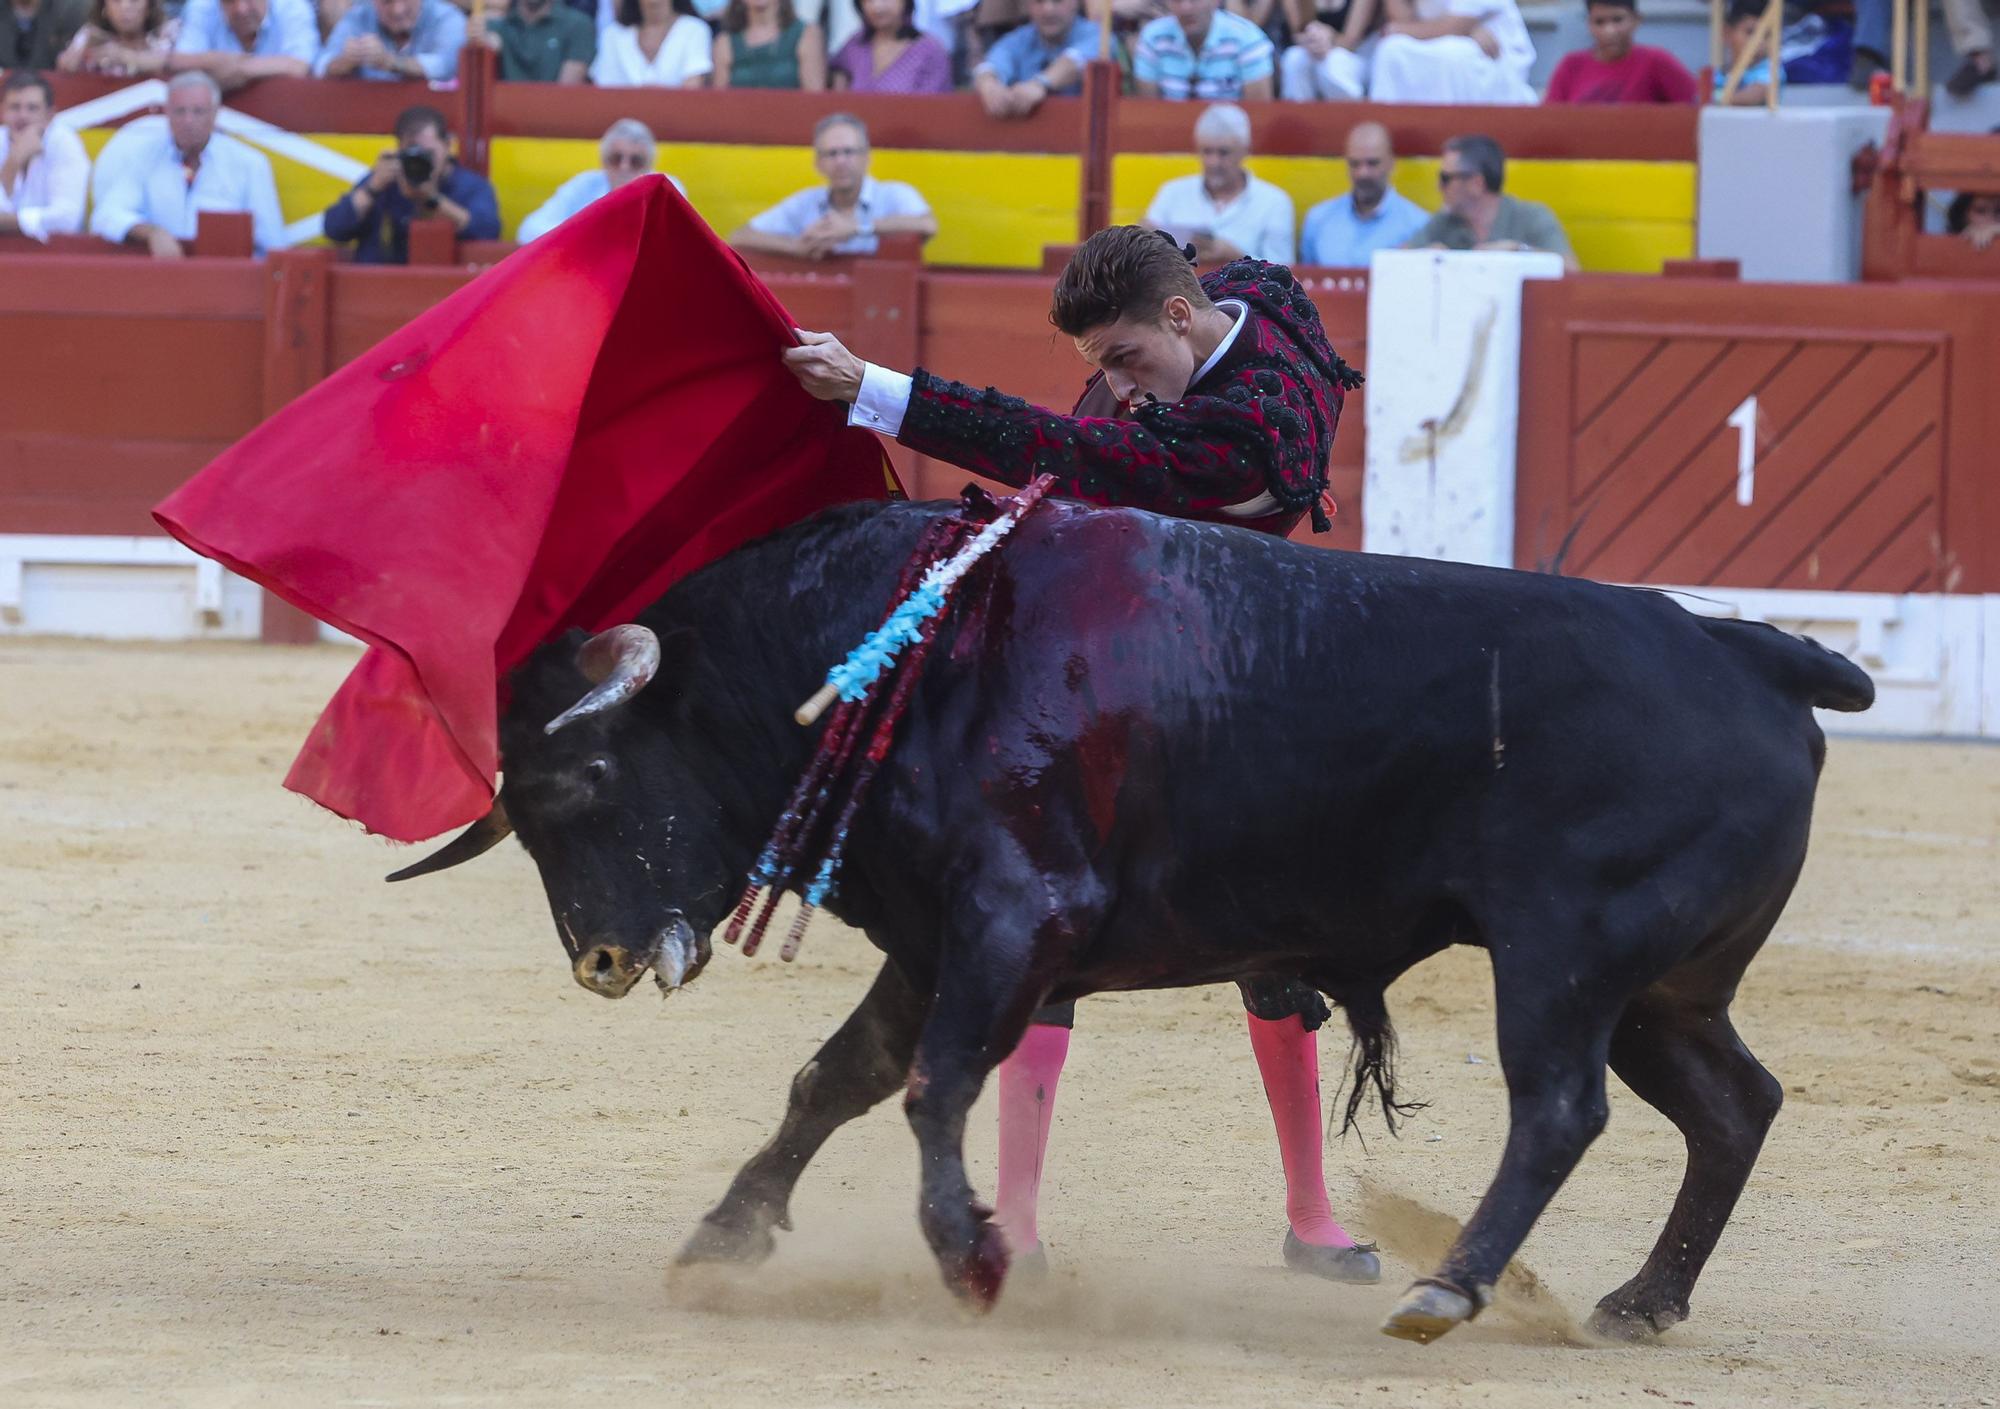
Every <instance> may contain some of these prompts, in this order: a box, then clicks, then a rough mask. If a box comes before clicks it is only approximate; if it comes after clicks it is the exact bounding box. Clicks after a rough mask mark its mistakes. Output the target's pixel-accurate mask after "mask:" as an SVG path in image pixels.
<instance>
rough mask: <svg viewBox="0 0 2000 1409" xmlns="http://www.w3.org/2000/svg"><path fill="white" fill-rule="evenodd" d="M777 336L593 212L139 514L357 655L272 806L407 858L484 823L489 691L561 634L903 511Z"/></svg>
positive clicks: (678, 229) (711, 271)
mask: <svg viewBox="0 0 2000 1409" xmlns="http://www.w3.org/2000/svg"><path fill="white" fill-rule="evenodd" d="M794 341H795V339H794V338H793V336H792V321H791V319H790V318H789V317H787V316H786V314H785V310H784V309H783V308H782V307H781V306H780V305H779V303H778V301H777V300H776V299H775V298H774V297H773V296H772V295H771V292H770V291H769V290H768V289H766V288H765V287H764V286H763V284H761V283H760V282H758V280H757V279H756V277H755V276H754V275H752V274H751V273H750V271H749V270H748V269H746V268H745V267H744V265H743V263H742V261H741V260H740V259H738V258H737V256H736V255H735V253H734V252H733V251H731V250H730V249H729V248H728V247H727V246H725V245H724V244H723V243H722V242H721V241H720V240H718V239H717V238H716V237H715V235H714V233H713V232H712V231H710V230H709V228H708V227H707V226H706V225H705V224H703V223H702V221H701V218H700V217H699V216H697V215H695V214H694V212H693V210H692V209H690V207H689V206H688V205H687V203H686V202H685V201H684V200H682V199H681V197H680V195H679V194H678V193H677V192H676V191H675V190H674V189H673V187H672V186H671V185H670V184H669V183H668V182H667V181H666V180H665V179H664V178H658V177H650V178H647V179H644V180H641V181H635V182H633V183H632V184H631V185H629V186H627V187H626V188H625V189H623V190H621V191H618V192H616V193H614V194H612V195H610V196H607V197H605V198H604V199H603V200H600V201H598V202H596V203H595V204H594V205H592V206H590V207H589V208H588V209H586V210H584V211H583V212H582V213H581V214H579V215H577V216H575V217H573V218H572V219H570V220H567V221H565V222H564V223H563V224H562V225H561V226H560V227H558V228H557V229H556V230H555V231H554V232H553V233H551V234H549V235H546V236H544V237H543V238H542V239H540V240H538V241H536V242H535V243H534V244H533V245H531V246H529V247H528V248H527V249H525V250H522V251H521V252H519V253H517V254H514V255H512V256H510V257H509V258H508V259H507V260H505V261H504V262H503V263H502V264H500V265H499V266H498V267H497V268H495V269H493V270H492V271H491V272H489V273H487V274H486V275H484V276H483V277H481V278H479V279H476V280H474V281H473V282H472V283H471V284H468V285H467V286H466V287H465V288H463V289H460V290H459V291H458V292H457V293H456V294H453V295H452V296H451V297H450V298H449V299H446V300H445V301H444V302H443V303H441V304H439V305H438V306H437V307H436V308H433V309H432V310H430V311H429V312H428V313H426V314H424V315H423V316H422V317H420V318H418V319H417V320H416V321H414V322H412V323H410V324H409V325H408V326H406V327H404V328H403V329H402V330H400V331H399V332H397V333H395V334H393V335H392V336H390V337H388V338H385V339H384V340H383V341H382V342H380V343H378V344H377V345H376V346H375V347H373V348H371V349H370V350H369V351H368V352H366V353H364V354H363V355H362V356H360V357H359V358H357V359H355V361H353V362H352V363H350V364H349V365H348V366H346V367H343V368H342V369H341V370H340V371H338V372H336V373H335V374H334V375H332V376H331V377H329V378H328V379H327V380H326V381H325V382H323V383H321V384H320V385H319V386H317V387H315V388H314V389H313V390H311V391H309V392H307V393H306V394H305V395H303V396H301V397H300V398H299V399H298V400H296V401H294V402H293V403H292V404H291V405H289V406H287V407H286V408H285V409H284V410H282V411H280V412H279V413H278V414H277V415H275V416H273V417H272V418H271V419H270V420H268V421H266V422H265V423H264V424H263V425H261V426H259V427H258V428H257V429H256V430H255V431H252V432H251V433H250V434H249V435H248V436H246V437H245V438H244V439H243V440H242V441H241V442H239V443H238V444H237V445H235V446H234V447H232V448H231V449H230V450H229V451H228V452H227V453H225V454H224V455H222V456H221V457H220V458H218V459H217V460H216V461H215V462H214V463H212V464H210V465H209V466H208V467H207V468H206V469H204V470H202V471H201V473H200V474H198V475H196V476H195V477H194V478H193V479H191V480H190V481H188V483H187V484H185V485H183V486H182V487H181V488H180V489H179V490H177V491H175V493H174V494H173V495H172V496H171V497H169V498H168V499H167V500H166V502H164V503H163V504H161V505H160V506H159V508H158V509H156V510H155V511H154V517H155V518H157V519H158V520H159V522H160V525H161V527H163V528H165V529H166V531H167V532H169V533H171V534H172V535H173V536H174V537H176V538H178V539H180V540H181V541H182V542H183V543H185V544H187V545H188V546H189V547H190V548H192V549H194V550H195V551H196V552H198V553H201V554H204V555H206V556H208V557H211V558H214V559H216V560H217V561H218V562H221V563H222V564H224V565H225V566H226V567H228V568H229V569H230V570H232V571H234V572H237V573H241V574H242V575H243V576H245V577H247V578H250V579H251V580H252V581H254V582H258V583H261V584H262V585H263V586H265V587H268V588H269V589H270V590H271V591H273V592H275V593H277V594H278V595H279V596H281V597H283V598H284V599H285V600H286V601H288V602H291V603H293V604H294V605H296V606H298V607H300V608H302V609H303V610H305V611H307V612H310V613H311V614H312V615H314V616H316V617H318V618H319V619H320V620H322V621H326V622H331V623H332V624H333V625H335V626H337V627H339V628H340V629H341V630H343V631H347V632H349V633H351V634H353V635H355V636H358V637H360V638H361V639H362V640H364V641H366V642H368V643H369V650H368V651H367V653H366V654H365V655H363V656H362V658H361V661H360V663H359V664H358V665H356V666H355V668H354V671H353V673H352V674H350V675H349V676H348V678H347V680H346V682H345V683H344V684H342V686H341V688H340V690H339V692H338V693H336V694H335V696H334V697H333V700H332V702H331V703H329V704H328V705H327V707H326V711H325V712H324V713H323V714H322V715H321V716H320V718H319V722H318V724H316V725H315V726H314V728H313V731H312V733H311V735H310V736H309V737H308V738H307V740H306V744H305V747H304V749H302V750H301V751H300V753H299V756H298V758H297V759H296V760H295V761H294V762H293V764H292V769H291V772H290V774H289V775H288V776H287V777H286V779H285V786H286V787H288V788H291V789H293V790H294V791H296V792H300V793H304V794H305V795H306V796H307V797H310V798H312V799H313V800H314V801H316V802H318V803H320V804H321V805H322V806H325V807H327V808H330V809H332V810H333V811H334V812H337V813H339V814H340V815H341V816H343V817H350V818H353V819H354V820H356V821H358V822H360V823H361V824H362V825H363V826H365V827H367V828H368V829H369V830H370V831H373V832H379V833H381V834H382V835H384V836H389V837H394V838H396V839H398V840H400V841H420V840H422V839H424V838H426V837H431V836H435V835H437V834H438V833H440V832H444V831H448V830H450V829H451V828H453V827H457V826H461V825H463V824H464V823H466V822H469V821H471V820H473V819H474V818H476V817H478V816H480V815H481V814H483V813H484V812H485V811H486V810H487V808H488V806H489V805H490V804H491V801H492V797H493V788H494V777H495V774H496V771H497V770H498V767H499V763H500V759H499V746H498V724H499V720H498V701H499V693H500V685H501V682H503V681H504V680H505V678H506V676H507V673H508V672H509V671H511V670H512V669H513V668H514V667H515V666H516V665H518V664H520V662H521V661H522V660H523V659H525V658H526V656H527V655H528V654H529V652H531V651H532V650H533V649H534V648H535V647H536V646H537V645H539V644H541V643H542V642H543V641H546V640H548V639H549V638H550V637H551V636H553V635H555V634H557V633H559V632H561V631H564V630H566V629H568V628H570V627H573V626H580V627H583V628H585V629H587V630H599V629H602V628H603V627H606V626H610V625H613V624H615V623H617V622H620V621H625V620H629V619H630V618H631V617H632V616H633V615H634V614H635V613H636V612H637V611H639V610H640V609H641V608H643V607H645V606H647V605H649V604H650V603H651V602H653V601H654V600H655V599H656V598H657V597H659V595H660V594H661V593H662V592H664V591H665V590H666V589H667V587H668V586H669V585H671V584H672V583H673V582H675V581H677V580H678V579H680V578H682V577H684V576H686V575H687V574H688V573H690V572H693V571H694V570H695V569H697V568H699V567H701V566H703V565H704V564H706V563H709V562H712V561H714V560H715V559H716V558H718V557H721V556H722V555H723V554H725V553H727V552H729V551H730V550H732V549H734V548H736V547H738V546H739V545H741V544H743V543H745V542H747V541H748V540H750V539H752V538H755V537H757V536H759V535H761V534H765V533H768V532H771V531H772V530H774V529H777V528H780V527H782V526H784V525H785V524H788V523H792V522H795V521H797V520H799V519H802V518H805V517H806V516H808V515H810V514H812V513H815V512H816V511H818V510H820V509H822V508H825V507H826V506H828V505H830V504H836V503H841V502H845V501H847V500H853V499H864V498H878V499H879V498H883V497H885V496H887V495H889V494H891V493H895V492H897V490H896V485H895V480H894V477H893V474H892V473H891V472H890V470H889V468H888V463H887V460H886V459H885V457H884V455H883V453H882V447H881V444H880V442H879V441H877V440H876V439H875V437H874V436H873V435H872V434H871V433H869V432H867V431H862V430H855V429H850V428H849V427H848V426H847V425H846V422H845V417H844V416H843V415H842V413H841V409H840V408H839V407H837V406H834V405H830V404H828V403H826V402H819V401H814V400H813V399H811V398H810V397H809V396H807V395H806V393H805V392H804V391H803V390H801V389H800V388H799V386H798V384H797V383H796V382H795V381H794V380H793V379H792V377H791V375H790V373H788V372H786V371H785V369H784V366H783V364H782V363H781V362H780V360H779V357H778V353H779V351H780V349H782V348H784V347H787V346H789V345H791V344H792V343H793V342H794Z"/></svg>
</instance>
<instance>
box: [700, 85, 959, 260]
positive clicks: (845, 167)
mask: <svg viewBox="0 0 2000 1409" xmlns="http://www.w3.org/2000/svg"><path fill="white" fill-rule="evenodd" d="M813 165H814V166H815V167H817V168H818V169H819V174H820V175H821V176H824V177H825V178H826V185H825V186H823V187H822V186H811V187H808V188H806V189H805V190H803V191H798V192H795V193H794V194H792V195H789V196H787V197H785V199H784V200H782V201H779V202H778V203H777V204H776V205H774V206H772V207H771V208H770V209H769V210H767V211H765V212H763V213H762V214H761V215H757V216H753V217H752V218H751V220H750V223H749V224H747V225H744V226H743V227H741V228H740V229H738V230H737V231H736V233H735V234H733V235H731V236H730V237H729V243H730V244H732V245H734V246H735V247H736V248H737V249H740V250H749V251H754V252H757V253H761V254H785V255H791V256H792V257H793V258H795V259H824V258H826V257H827V256H828V255H830V254H874V253H875V252H876V250H877V249H878V248H880V240H879V238H878V237H880V236H882V235H921V236H923V237H924V238H925V239H927V240H928V239H929V238H930V237H931V236H933V235H935V234H936V233H937V228H938V226H937V217H936V216H935V215H932V214H931V208H930V205H929V203H928V202H926V201H925V200H924V198H923V197H922V196H921V195H919V194H918V192H917V188H916V187H914V186H911V185H908V184H907V183H905V182H902V181H877V180H876V179H875V178H874V177H872V176H870V175H869V174H868V128H867V125H866V124H865V123H863V122H862V121H861V119H860V118H858V117H855V116H853V115H852V114H850V113H829V114H827V116H825V117H823V118H821V119H820V120H819V123H818V124H817V125H816V126H815V127H814V128H813Z"/></svg>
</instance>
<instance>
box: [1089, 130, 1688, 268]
mask: <svg viewBox="0 0 2000 1409" xmlns="http://www.w3.org/2000/svg"><path fill="white" fill-rule="evenodd" d="M1199 169H1200V168H1199V166H1198V164H1197V163H1196V161H1195V159H1194V158H1193V157H1192V156H1186V157H1181V156H1159V155H1141V154H1133V155H1129V156H1120V157H1118V158H1116V159H1115V160H1114V162H1113V164H1112V173H1111V176H1112V181H1111V190H1112V218H1113V219H1114V220H1117V221H1119V222H1122V223H1131V222H1134V221H1137V220H1140V219H1142V218H1143V217H1144V215H1145V212H1146V206H1147V205H1148V203H1150V202H1151V200H1152V198H1153V193H1154V192H1155V191H1157V190H1158V189H1159V188H1160V184H1161V183H1162V182H1164V181H1166V180H1168V179H1170V178H1172V177H1175V176H1186V175H1189V174H1190V173H1192V172H1195V171H1197V170H1199ZM1251 169H1252V170H1254V171H1255V172H1256V173H1257V174H1258V175H1259V176H1261V177H1263V178H1264V179H1265V180H1266V181H1270V182H1272V183H1273V184H1275V185H1277V186H1280V187H1282V188H1283V189H1284V190H1285V192H1286V193H1287V194H1288V195H1290V196H1291V198H1292V203H1293V205H1295V206H1296V207H1297V210H1298V217H1299V219H1300V221H1301V222H1303V221H1304V219H1305V214H1306V211H1307V210H1309V209H1311V208H1312V206H1314V205H1316V204H1317V203H1318V202H1320V201H1323V200H1326V199H1328V198H1329V197H1331V196H1337V195H1340V194H1341V193H1342V192H1344V191H1346V190H1347V188H1348V181H1347V167H1346V164H1345V163H1344V162H1341V161H1339V160H1337V159H1333V158H1327V157H1258V158H1256V159H1255V160H1253V161H1252V162H1251ZM1437 169H1438V163H1437V160H1436V158H1426V157H1410V158H1405V159H1404V160H1401V161H1399V162H1397V163H1396V189H1397V190H1399V191H1401V192H1402V193H1403V194H1404V195H1406V196H1408V197H1409V198H1410V199H1411V200H1413V201H1415V202H1416V203H1417V204H1418V205H1420V206H1422V207H1424V209H1426V210H1435V209H1437V204H1438V198H1437ZM1507 189H1508V190H1509V191H1511V192H1513V193H1514V194H1515V195H1517V196H1520V197H1522V198H1523V199H1524V200H1532V201H1541V202H1542V203H1543V204H1545V205H1547V206H1549V207H1550V208H1551V209H1552V210H1554V211H1555V213H1556V218H1557V219H1558V220H1560V221H1562V224H1563V229H1564V230H1566V231H1567V232H1568V233H1569V237H1570V243H1571V244H1573V245H1574V246H1575V247H1576V253H1577V258H1578V259H1579V260H1581V261H1582V263H1583V267H1584V268H1586V269H1594V270H1602V271H1606V272H1613V273H1638V274H1653V273H1657V272H1659V268H1660V264H1661V262H1662V261H1663V260H1668V259H1686V258H1688V257H1690V256H1691V255H1692V254H1693V253H1694V209H1695V168H1694V163H1692V162H1645V161H1510V162H1508V163H1507Z"/></svg>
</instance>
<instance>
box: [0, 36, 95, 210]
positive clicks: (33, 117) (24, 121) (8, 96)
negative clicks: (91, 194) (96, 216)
mask: <svg viewBox="0 0 2000 1409" xmlns="http://www.w3.org/2000/svg"><path fill="white" fill-rule="evenodd" d="M55 111H56V95H55V90H54V89H52V88H50V87H49V81H48V80H47V79H46V78H43V77H42V76H41V75H40V74H39V73H36V72H35V71H34V70H33V69H19V70H17V71H15V72H14V73H10V74H8V75H7V81H6V82H5V83H3V84H0V235H26V236H27V237H28V238H29V239H31V240H40V241H42V242H43V243H44V244H46V243H48V238H49V236H51V235H74V234H75V233H76V232H77V231H79V230H81V229H82V228H83V197H84V192H85V190H86V189H87V188H88V187H89V185H90V156H89V154H88V153H87V152H85V151H84V149H83V139H82V138H80V137H78V136H77V135H76V134H75V133H74V132H72V131H70V130H69V129H68V128H67V127H51V126H49V119H50V118H52V117H54V116H55Z"/></svg>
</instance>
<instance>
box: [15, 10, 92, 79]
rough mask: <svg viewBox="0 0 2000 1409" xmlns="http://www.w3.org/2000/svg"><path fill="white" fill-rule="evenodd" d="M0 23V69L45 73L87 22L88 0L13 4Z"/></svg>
mask: <svg viewBox="0 0 2000 1409" xmlns="http://www.w3.org/2000/svg"><path fill="white" fill-rule="evenodd" d="M8 18H10V19H12V20H13V23H12V24H8V23H7V22H6V20H0V69H45V68H54V67H55V66H56V56H57V55H59V54H61V53H62V51H63V50H65V49H67V48H68V47H69V42H70V40H72V39H74V38H75V37H76V32H77V31H78V30H79V29H82V28H83V26H84V22H85V21H86V20H88V19H89V18H90V0H13V12H12V14H11V15H9V16H8Z"/></svg>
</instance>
